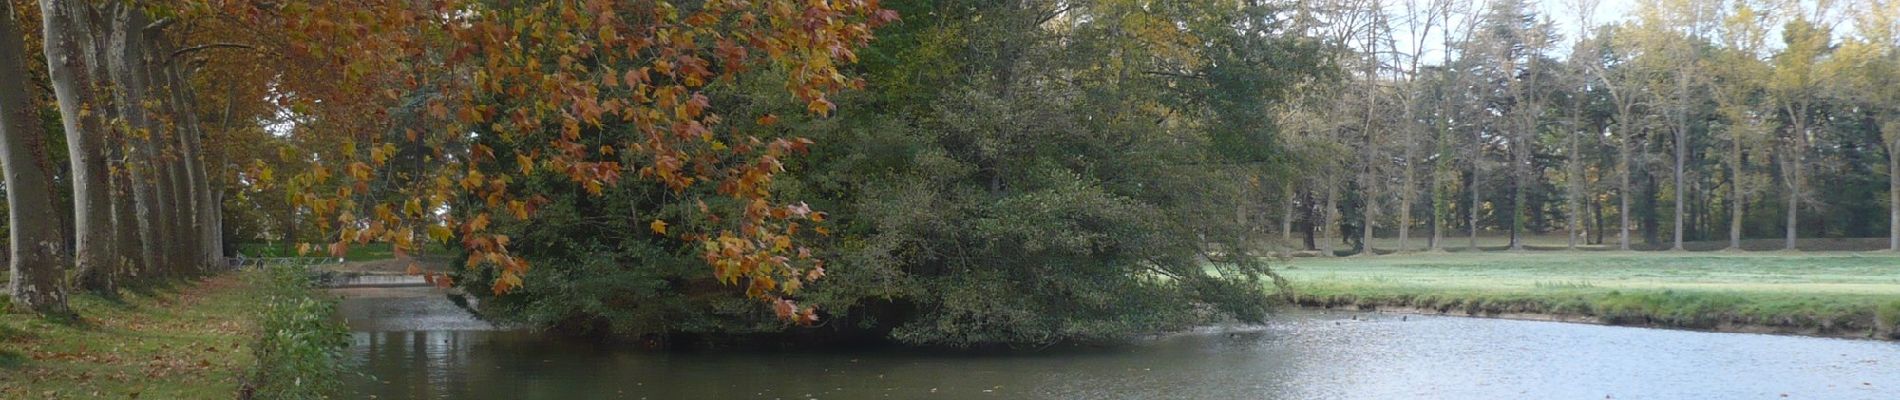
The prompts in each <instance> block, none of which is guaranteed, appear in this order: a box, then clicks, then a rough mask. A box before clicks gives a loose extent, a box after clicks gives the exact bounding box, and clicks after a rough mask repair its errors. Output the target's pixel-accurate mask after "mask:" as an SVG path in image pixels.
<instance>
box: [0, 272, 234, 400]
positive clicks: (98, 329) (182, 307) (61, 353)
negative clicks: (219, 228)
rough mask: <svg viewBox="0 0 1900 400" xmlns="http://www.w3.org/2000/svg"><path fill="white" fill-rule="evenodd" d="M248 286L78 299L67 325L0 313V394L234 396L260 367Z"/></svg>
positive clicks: (195, 285) (225, 278)
mask: <svg viewBox="0 0 1900 400" xmlns="http://www.w3.org/2000/svg"><path fill="white" fill-rule="evenodd" d="M248 289H249V286H248V283H247V282H246V281H245V280H244V279H242V278H241V277H239V276H238V275H236V274H225V275H219V276H216V277H212V278H209V279H205V280H202V281H197V282H192V283H183V284H177V285H176V286H172V287H158V288H150V289H143V290H137V291H133V290H127V291H123V292H122V295H121V296H122V297H121V298H120V299H117V300H112V299H105V298H102V297H99V296H94V295H76V296H74V297H73V298H72V299H71V300H72V306H73V308H74V309H75V310H77V311H78V312H79V313H80V315H82V316H83V317H82V319H81V320H79V321H77V322H72V323H65V322H53V321H48V320H46V319H42V318H40V317H38V316H34V315H30V314H20V313H13V314H4V315H0V375H4V376H5V379H0V398H8V399H90V398H122V399H123V398H145V399H209V398H232V397H235V396H236V393H237V392H238V387H239V384H240V380H241V377H242V376H244V375H245V374H246V373H247V372H248V371H249V370H250V369H251V368H252V367H253V366H254V365H255V364H256V358H255V357H254V356H253V354H252V346H253V345H254V342H255V335H254V334H253V331H252V330H251V325H250V321H248V318H247V317H248V316H249V315H251V312H250V309H251V307H252V305H251V303H252V302H251V296H250V295H249V293H248V292H249V290H248Z"/></svg>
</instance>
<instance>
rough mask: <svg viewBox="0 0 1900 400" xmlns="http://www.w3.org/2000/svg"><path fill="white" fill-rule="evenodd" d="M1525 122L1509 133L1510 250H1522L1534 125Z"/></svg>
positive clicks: (1531, 122)
mask: <svg viewBox="0 0 1900 400" xmlns="http://www.w3.org/2000/svg"><path fill="white" fill-rule="evenodd" d="M1526 119H1527V120H1531V121H1527V123H1525V124H1524V126H1523V127H1522V128H1520V129H1518V132H1517V133H1516V134H1513V135H1511V137H1512V138H1513V139H1512V140H1511V142H1512V143H1511V186H1512V190H1511V247H1510V251H1524V238H1523V235H1524V216H1525V215H1526V213H1527V209H1526V208H1524V198H1525V192H1527V190H1525V186H1526V185H1528V184H1529V182H1527V180H1528V179H1527V178H1529V176H1530V168H1531V167H1530V160H1529V158H1530V152H1531V151H1530V140H1529V136H1530V134H1529V133H1527V132H1528V131H1530V130H1531V129H1535V128H1532V127H1533V126H1535V123H1534V120H1532V119H1531V118H1526Z"/></svg>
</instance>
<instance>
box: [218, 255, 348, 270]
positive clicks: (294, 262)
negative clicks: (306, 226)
mask: <svg viewBox="0 0 1900 400" xmlns="http://www.w3.org/2000/svg"><path fill="white" fill-rule="evenodd" d="M225 262H226V263H227V264H228V265H229V266H230V267H231V269H236V270H244V269H258V268H264V267H277V266H297V267H305V268H310V267H318V266H324V265H333V264H342V263H343V258H342V257H230V258H225Z"/></svg>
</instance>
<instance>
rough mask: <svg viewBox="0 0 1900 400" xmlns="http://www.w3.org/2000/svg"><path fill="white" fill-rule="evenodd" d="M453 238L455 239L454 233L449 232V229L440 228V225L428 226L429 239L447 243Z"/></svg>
mask: <svg viewBox="0 0 1900 400" xmlns="http://www.w3.org/2000/svg"><path fill="white" fill-rule="evenodd" d="M454 238H455V231H451V230H449V227H447V226H442V225H429V239H433V240H435V241H438V242H447V241H449V239H454Z"/></svg>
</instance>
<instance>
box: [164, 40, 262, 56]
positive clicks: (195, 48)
mask: <svg viewBox="0 0 1900 400" xmlns="http://www.w3.org/2000/svg"><path fill="white" fill-rule="evenodd" d="M218 48H233V49H251V50H256V49H257V46H252V45H248V44H243V43H210V44H201V45H197V46H191V47H186V48H182V49H178V50H177V51H173V52H172V59H177V58H178V57H180V56H183V55H185V54H186V53H190V52H194V51H199V50H208V49H218Z"/></svg>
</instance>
